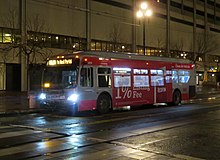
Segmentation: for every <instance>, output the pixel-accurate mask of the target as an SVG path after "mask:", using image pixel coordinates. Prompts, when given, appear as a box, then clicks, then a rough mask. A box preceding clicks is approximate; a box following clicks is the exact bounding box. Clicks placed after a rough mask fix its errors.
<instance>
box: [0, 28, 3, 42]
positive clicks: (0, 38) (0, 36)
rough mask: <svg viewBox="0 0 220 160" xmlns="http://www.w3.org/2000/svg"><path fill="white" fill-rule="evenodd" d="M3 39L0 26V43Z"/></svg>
mask: <svg viewBox="0 0 220 160" xmlns="http://www.w3.org/2000/svg"><path fill="white" fill-rule="evenodd" d="M2 41H3V34H2V28H0V43H2Z"/></svg>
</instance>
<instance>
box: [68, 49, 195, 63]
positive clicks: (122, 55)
mask: <svg viewBox="0 0 220 160" xmlns="http://www.w3.org/2000/svg"><path fill="white" fill-rule="evenodd" d="M73 55H79V56H82V55H83V56H91V57H93V56H97V57H101V58H115V59H129V60H149V61H160V62H175V63H192V61H190V60H188V59H180V58H179V59H178V58H170V57H157V56H148V55H147V56H146V55H140V54H137V53H124V52H102V51H79V52H73V53H70V54H66V55H64V56H65V57H72V56H73Z"/></svg>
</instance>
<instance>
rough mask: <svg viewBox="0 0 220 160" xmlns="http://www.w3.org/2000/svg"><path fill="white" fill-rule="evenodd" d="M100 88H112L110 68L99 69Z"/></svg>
mask: <svg viewBox="0 0 220 160" xmlns="http://www.w3.org/2000/svg"><path fill="white" fill-rule="evenodd" d="M98 87H111V69H110V68H101V67H100V68H98Z"/></svg>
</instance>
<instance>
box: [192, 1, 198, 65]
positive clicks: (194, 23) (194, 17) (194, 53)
mask: <svg viewBox="0 0 220 160" xmlns="http://www.w3.org/2000/svg"><path fill="white" fill-rule="evenodd" d="M196 23H197V22H196V0H193V56H194V57H193V61H194V62H196V57H197V55H196V54H197V53H196Z"/></svg>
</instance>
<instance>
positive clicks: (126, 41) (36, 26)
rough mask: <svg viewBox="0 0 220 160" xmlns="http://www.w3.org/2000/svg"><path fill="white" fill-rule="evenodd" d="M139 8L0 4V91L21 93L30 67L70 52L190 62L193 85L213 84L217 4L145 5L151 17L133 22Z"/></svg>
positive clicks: (41, 1)
mask: <svg viewBox="0 0 220 160" xmlns="http://www.w3.org/2000/svg"><path fill="white" fill-rule="evenodd" d="M141 2H142V0H62V1H61V0H7V1H6V0H0V15H1V16H0V90H21V91H26V90H27V89H28V82H29V80H28V79H29V78H28V76H27V75H30V74H31V75H32V76H31V78H30V82H29V84H30V83H33V81H34V79H36V78H34V75H38V74H39V73H37V72H38V71H39V69H36V68H37V67H38V65H36V64H44V63H45V60H46V58H47V57H49V56H51V55H56V54H61V53H71V52H73V51H75V50H98V51H114V52H136V53H138V54H145V55H146V56H148V55H154V56H168V57H175V58H187V59H191V60H192V61H195V62H196V67H197V68H196V69H197V72H198V77H197V78H198V83H199V81H200V82H203V81H204V79H205V80H206V81H208V82H210V83H216V81H217V79H218V78H217V72H218V71H219V69H218V68H219V67H218V63H219V60H220V59H219V56H220V49H219V48H218V44H219V43H220V2H219V1H217V0H146V2H147V4H148V7H149V8H150V9H151V10H152V11H153V14H152V16H150V17H143V18H137V16H136V12H137V11H138V10H139V9H140V3H141ZM144 41H145V44H144ZM144 48H145V49H144ZM144 50H145V52H144ZM27 63H28V64H29V65H27ZM32 68H35V69H34V70H31V69H32ZM205 72H206V73H207V76H206V78H204V76H205V75H204V73H205ZM216 78H217V79H216ZM36 83H38V82H36ZM34 84H35V82H34ZM32 87H33V86H32Z"/></svg>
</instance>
